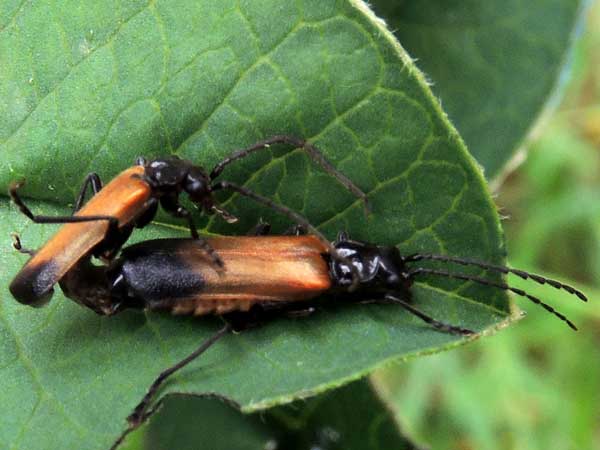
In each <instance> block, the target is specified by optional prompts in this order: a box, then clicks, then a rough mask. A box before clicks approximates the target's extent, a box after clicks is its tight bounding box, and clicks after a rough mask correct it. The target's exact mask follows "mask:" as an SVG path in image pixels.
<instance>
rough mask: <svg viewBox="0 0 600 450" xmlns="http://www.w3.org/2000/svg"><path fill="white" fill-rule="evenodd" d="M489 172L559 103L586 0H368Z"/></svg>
mask: <svg viewBox="0 0 600 450" xmlns="http://www.w3.org/2000/svg"><path fill="white" fill-rule="evenodd" d="M372 3H373V7H374V9H375V11H376V12H377V13H378V14H380V15H381V16H382V17H384V18H385V19H386V21H387V22H388V23H389V25H390V28H391V29H393V30H394V34H395V35H396V36H397V37H398V39H399V41H400V43H401V44H402V46H403V47H404V48H405V49H406V50H407V51H408V53H409V54H410V55H411V56H412V57H413V58H416V60H417V65H418V67H419V68H420V69H421V70H423V71H424V72H425V74H427V77H428V78H429V79H430V80H431V82H432V84H433V86H432V89H433V91H434V92H435V93H436V95H438V96H439V97H440V98H441V101H442V104H443V106H444V109H445V110H446V111H447V113H448V115H449V116H450V120H452V122H453V123H454V124H455V125H456V127H457V128H458V130H459V131H460V133H461V135H462V136H463V138H464V140H465V141H466V143H467V145H468V147H469V149H470V151H471V153H472V154H473V155H474V156H475V158H476V159H477V161H479V163H480V164H481V165H483V167H484V168H485V172H486V177H487V178H488V179H490V180H491V179H493V178H494V177H496V176H497V175H499V174H500V172H501V171H502V168H503V167H504V166H505V165H506V163H507V162H508V161H509V160H510V158H511V157H512V156H513V154H514V153H515V152H516V150H517V149H518V148H519V147H520V146H521V145H522V144H523V142H524V139H525V138H526V135H527V133H528V132H529V130H530V129H531V127H532V125H533V124H534V122H535V120H536V119H537V117H538V116H540V114H541V113H542V112H545V113H549V112H550V111H551V110H553V109H554V107H555V106H556V105H557V104H558V98H559V96H560V93H561V91H562V89H561V88H562V85H563V84H564V83H563V81H564V80H565V79H566V76H565V75H566V69H568V67H569V64H567V63H568V62H569V60H570V58H569V56H570V52H571V49H572V41H573V37H574V36H575V35H576V34H577V32H578V30H579V29H580V28H581V27H580V22H581V19H582V18H583V16H584V14H583V12H584V11H585V10H586V8H585V6H586V5H587V4H589V3H591V2H588V1H586V0H580V1H576V0H574V1H569V2H564V1H562V0H552V1H548V0H533V1H531V0H510V1H504V2H481V1H478V0H471V1H461V2H448V1H444V0H429V1H426V2H398V1H390V0H374V1H373V2H372Z"/></svg>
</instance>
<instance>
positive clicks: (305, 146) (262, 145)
mask: <svg viewBox="0 0 600 450" xmlns="http://www.w3.org/2000/svg"><path fill="white" fill-rule="evenodd" d="M274 144H287V145H290V146H292V147H293V148H294V149H296V148H298V149H301V150H303V151H304V152H306V154H307V155H308V156H309V157H310V158H311V159H312V160H313V161H314V162H316V163H317V164H319V165H320V166H321V167H322V168H323V170H324V171H325V172H326V173H328V174H329V175H331V176H332V177H334V178H335V179H336V180H337V181H338V182H339V183H340V184H341V185H342V186H344V187H345V188H346V189H347V190H348V191H350V192H351V193H352V194H354V195H355V196H356V197H357V198H359V199H360V200H361V201H362V202H363V204H364V207H365V213H366V214H367V216H368V215H369V214H370V213H371V206H370V203H369V199H368V198H367V194H365V193H364V192H363V191H362V190H361V189H360V188H359V187H358V186H356V185H355V184H354V183H353V182H352V180H350V179H349V178H348V177H347V176H346V175H344V174H343V173H341V172H340V171H339V170H337V169H336V168H335V167H334V165H333V164H331V163H330V162H329V161H328V160H327V158H325V155H323V153H321V151H320V150H319V149H318V148H317V147H315V146H314V145H313V144H311V143H310V142H308V141H306V140H305V139H300V138H297V137H295V136H289V135H284V134H279V135H276V136H271V137H270V138H267V139H264V140H262V141H259V142H257V143H256V144H254V145H252V146H251V147H247V148H244V149H241V150H237V151H235V152H233V153H232V154H231V155H229V156H228V157H227V158H225V159H224V160H222V161H221V162H220V163H218V164H217V165H216V166H215V167H214V168H213V170H212V171H211V172H210V179H211V180H214V179H215V178H217V177H218V176H219V175H220V174H221V172H223V169H224V168H225V166H227V165H228V164H230V163H232V162H233V161H235V160H238V159H240V158H245V157H246V156H248V155H249V154H251V153H254V152H257V151H259V150H265V149H268V148H270V146H271V145H274Z"/></svg>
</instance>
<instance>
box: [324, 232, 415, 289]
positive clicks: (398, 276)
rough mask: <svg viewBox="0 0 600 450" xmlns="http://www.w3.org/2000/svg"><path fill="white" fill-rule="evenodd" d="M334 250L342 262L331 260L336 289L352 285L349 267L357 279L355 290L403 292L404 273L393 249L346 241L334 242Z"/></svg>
mask: <svg viewBox="0 0 600 450" xmlns="http://www.w3.org/2000/svg"><path fill="white" fill-rule="evenodd" d="M335 248H336V250H337V252H338V255H339V256H340V257H342V258H343V259H338V260H336V259H334V258H332V261H331V263H330V267H331V269H330V270H331V273H332V277H333V278H334V280H335V281H336V282H337V283H338V284H339V285H341V286H349V285H350V284H351V283H352V269H351V267H353V268H354V270H355V271H356V274H357V275H358V281H359V288H369V289H373V288H375V289H378V288H379V289H383V290H398V289H402V288H406V283H407V280H408V278H407V276H406V275H407V272H406V268H405V266H404V262H403V260H402V257H401V256H400V252H399V251H398V249H397V248H396V247H393V246H377V245H372V244H368V243H366V242H360V241H350V240H348V241H342V242H337V243H336V244H335Z"/></svg>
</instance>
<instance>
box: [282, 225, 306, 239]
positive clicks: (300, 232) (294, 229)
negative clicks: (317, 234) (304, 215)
mask: <svg viewBox="0 0 600 450" xmlns="http://www.w3.org/2000/svg"><path fill="white" fill-rule="evenodd" d="M307 233H308V231H307V230H306V227H305V226H304V225H301V224H299V223H297V224H296V225H292V226H291V227H289V228H288V229H287V230H285V232H284V233H283V234H284V235H285V236H304V235H305V234H307Z"/></svg>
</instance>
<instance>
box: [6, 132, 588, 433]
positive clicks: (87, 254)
mask: <svg viewBox="0 0 600 450" xmlns="http://www.w3.org/2000/svg"><path fill="white" fill-rule="evenodd" d="M275 143H288V144H292V145H293V146H294V147H298V148H302V149H304V150H306V151H307V153H308V154H309V155H310V156H311V157H312V158H313V160H315V161H316V162H318V163H319V164H320V165H321V166H322V167H323V168H324V169H325V170H326V171H327V172H329V173H330V174H331V175H333V176H334V177H336V179H338V181H340V182H341V183H342V184H343V185H344V186H345V187H346V188H347V189H348V190H350V191H351V192H353V193H354V194H355V195H356V196H357V197H359V198H360V199H362V200H363V201H365V205H367V203H366V195H365V194H364V193H363V192H362V191H361V190H360V189H359V188H358V187H356V186H355V185H354V184H353V183H352V182H351V181H350V180H348V179H347V178H346V177H345V176H343V175H342V174H340V173H339V172H337V171H336V170H335V169H334V168H333V166H332V165H331V164H330V163H328V162H327V161H326V160H325V158H324V157H323V156H322V155H321V153H320V152H319V151H318V150H317V149H316V148H314V147H313V146H311V145H310V144H308V143H306V142H304V141H303V140H300V139H297V138H293V137H289V136H275V137H273V138H271V139H267V140H265V141H262V142H259V143H257V144H256V145H254V146H252V147H249V148H247V149H243V150H240V151H238V152H235V153H233V154H232V155H231V156H230V157H229V158H226V159H225V160H223V161H222V162H221V163H219V164H218V165H217V166H215V168H214V169H213V170H212V171H211V172H210V174H208V173H207V172H205V171H204V170H203V169H202V168H201V167H199V166H195V165H193V164H192V163H191V162H189V161H184V160H180V159H177V158H170V159H159V160H154V161H151V162H149V163H147V162H145V161H142V160H140V161H139V163H140V165H138V166H135V167H132V168H130V169H127V170H125V171H124V172H122V173H121V174H120V175H118V176H117V177H116V178H115V179H114V180H113V181H111V182H110V183H109V184H108V185H107V186H105V187H104V188H102V187H101V183H100V180H99V178H98V177H97V176H96V175H90V176H88V178H87V179H86V182H85V184H84V186H83V188H82V190H81V193H80V196H79V198H78V199H77V202H76V204H75V210H76V214H75V215H74V216H69V217H58V218H56V217H46V216H35V215H33V214H32V213H31V211H30V210H29V208H27V206H26V205H25V204H24V203H23V201H22V200H21V199H20V197H19V196H18V194H17V188H18V185H15V186H13V188H12V189H11V196H12V198H13V200H14V202H15V203H16V204H17V205H18V206H19V208H20V209H21V211H22V212H23V213H24V214H26V215H27V216H28V217H30V218H31V219H32V220H34V221H36V222H40V223H66V225H64V226H63V227H62V228H61V229H60V230H59V232H58V233H57V234H56V235H55V236H54V237H53V238H52V239H51V240H50V241H49V242H48V243H47V244H46V245H45V246H44V247H42V248H41V249H40V250H39V251H37V252H29V251H26V250H23V249H21V248H20V243H19V242H18V241H17V243H16V247H17V248H19V249H21V251H23V252H28V253H31V254H32V258H30V260H29V261H28V262H27V264H26V265H25V267H24V268H23V269H22V270H21V272H20V273H19V274H18V275H17V276H16V278H15V279H14V280H13V282H12V283H11V286H10V289H11V292H12V293H13V295H14V296H15V298H17V299H18V300H19V301H21V302H22V303H25V304H29V305H32V306H39V305H41V304H43V303H44V302H46V301H48V300H49V298H50V296H51V294H52V288H53V286H54V285H55V284H56V283H59V284H60V285H61V288H62V289H63V291H64V293H65V295H66V296H67V297H70V298H72V299H73V300H75V301H76V302H78V303H80V304H82V305H84V306H86V307H88V308H90V309H92V310H94V311H95V312H97V313H99V314H104V315H112V314H115V313H117V312H119V311H121V310H123V309H126V308H147V309H151V310H168V311H171V312H173V313H179V314H195V315H204V314H209V313H214V314H219V315H224V316H225V319H226V321H227V324H226V325H225V326H224V327H223V328H222V329H221V330H219V331H218V332H217V333H215V334H214V335H213V336H211V337H210V338H208V339H207V340H206V341H205V342H204V343H202V345H201V346H200V347H199V348H198V349H196V350H195V351H194V352H193V353H192V354H190V355H189V356H188V357H187V358H185V359H184V360H182V361H180V362H179V363H177V364H176V365H174V366H172V367H170V368H168V369H167V370H165V371H164V372H163V373H161V374H160V375H159V377H158V378H157V379H156V380H155V382H154V383H153V384H152V386H151V387H150V389H149V391H148V393H147V395H146V396H145V397H144V399H143V400H142V401H141V402H140V404H139V405H138V406H137V407H136V409H135V411H134V412H133V413H132V415H131V416H130V423H131V427H130V428H129V430H131V429H133V428H135V427H137V426H138V425H139V424H140V423H141V422H142V421H143V420H144V418H145V417H147V415H148V414H149V412H148V406H149V405H150V403H151V401H152V399H153V396H154V395H155V393H156V392H157V390H158V388H159V387H160V385H161V384H162V383H163V382H164V381H165V380H166V379H167V378H168V377H169V376H170V375H171V374H172V373H174V372H175V371H176V370H178V369H180V368H181V367H183V366H184V365H186V364H188V363H189V362H190V361H192V360H193V359H194V358H196V357H197V356H199V355H200V354H201V353H203V352H204V351H205V350H206V349H208V348H209V347H210V346H211V345H212V344H214V342H216V341H217V340H218V339H219V338H220V337H222V336H224V335H225V334H226V333H227V332H229V331H230V330H231V329H232V328H235V327H240V326H241V327H243V326H244V324H243V323H242V324H241V325H240V321H239V317H240V315H242V316H243V317H246V318H249V320H250V321H254V320H260V319H261V317H263V316H265V315H271V314H273V313H274V314H281V313H286V314H287V313H292V314H295V313H301V314H306V313H310V312H312V310H313V308H314V305H316V304H318V301H312V300H313V299H316V298H317V297H318V296H320V295H322V294H331V295H333V296H335V297H336V298H337V299H338V300H341V301H346V300H348V301H362V300H375V301H380V302H386V303H395V304H398V305H399V306H402V307H403V308H404V309H406V310H407V311H409V312H410V313H412V314H414V315H416V316H417V317H419V318H420V319H422V320H423V321H425V322H426V323H427V324H429V325H430V326H432V327H434V328H436V329H439V330H440V331H443V332H449V333H454V334H459V335H470V334H473V332H472V331H471V330H469V329H467V328H464V327H461V326H457V325H451V324H446V323H444V322H441V321H438V320H436V319H434V318H432V317H430V316H429V315H427V314H426V313H425V312H423V311H421V310H419V309H418V308H417V307H415V306H414V305H413V304H411V302H410V294H411V286H412V284H413V282H414V280H415V278H416V277H418V276H421V275H433V276H442V277H449V278H457V279H461V280H465V281H471V282H475V283H479V284H484V285H488V286H492V287H495V288H499V289H504V290H510V291H512V292H514V293H516V294H518V295H521V296H524V297H526V298H528V299H529V300H531V301H533V302H535V303H538V304H540V305H541V306H543V307H544V308H545V309H547V310H548V311H550V312H551V313H553V314H554V315H556V316H558V317H559V318H560V319H561V320H563V321H565V322H566V323H567V324H568V325H569V326H571V327H572V328H575V326H574V325H573V324H572V323H571V322H570V321H569V320H568V319H567V318H566V317H564V316H563V315H562V314H560V313H558V312H557V311H555V310H554V309H553V308H552V307H550V306H549V305H546V304H545V303H543V302H542V301H540V300H539V299H537V298H536V297H534V296H531V295H529V294H527V293H526V292H524V291H522V290H519V289H515V288H512V287H510V286H508V285H506V284H504V283H499V282H493V281H491V280H488V279H485V278H481V277H478V276H474V275H468V274H462V273H456V272H449V271H444V270H439V269H430V268H425V267H414V264H415V263H417V262H419V261H423V260H437V261H443V262H449V263H457V264H461V265H471V266H478V267H480V268H482V269H485V270H491V271H496V272H502V273H509V272H510V273H514V274H516V275H518V276H520V277H522V278H525V279H527V278H531V279H532V280H534V281H536V282H538V283H541V284H550V285H551V286H553V287H555V288H558V289H564V290H566V291H567V292H569V293H571V294H574V295H577V296H578V297H579V298H580V299H582V300H585V296H584V295H583V294H582V293H581V292H579V291H577V290H576V289H574V288H572V287H570V286H567V285H564V284H562V283H560V282H558V281H554V280H549V279H546V278H543V277H540V276H537V275H532V274H529V273H527V272H523V271H518V270H514V269H509V268H507V267H503V266H495V265H491V264H488V263H485V262H480V261H473V260H468V259H462V258H455V257H451V256H445V255H430V254H414V255H410V256H403V255H401V254H400V252H399V250H398V249H397V248H396V247H393V246H379V245H375V244H370V243H366V242H361V241H353V240H351V239H349V238H348V237H347V236H346V235H345V234H343V233H341V234H340V236H339V237H338V240H337V241H335V242H333V243H331V242H329V241H327V240H326V239H325V237H324V236H322V235H321V234H320V233H319V232H318V231H317V230H315V229H314V227H312V226H311V225H310V223H309V222H308V221H307V220H306V219H304V218H303V217H302V216H300V215H298V214H297V213H295V212H294V211H292V210H289V209H288V208H286V207H284V206H281V205H277V204H276V203H274V202H273V201H271V200H270V199H268V198H265V197H262V196H260V195H258V194H256V193H254V192H252V191H250V190H248V189H246V188H244V187H241V186H238V185H235V184H233V183H229V182H225V181H221V182H214V179H215V178H216V177H217V176H218V175H219V174H220V173H221V171H222V170H223V168H224V167H225V166H226V165H227V164H229V163H230V162H232V161H235V160H236V159H240V158H243V157H245V156H247V155H248V154H250V153H252V152H254V151H257V150H260V149H264V148H267V147H268V146H269V145H271V144H275ZM88 186H91V187H92V190H93V191H94V193H95V194H96V195H94V196H93V197H92V199H91V200H90V201H89V202H88V203H87V204H86V205H84V206H83V201H84V198H85V193H86V190H87V189H88ZM221 189H231V190H233V191H235V192H238V193H240V194H241V195H245V196H247V197H249V198H252V199H254V200H256V201H258V202H260V203H262V204H264V205H265V206H268V207H271V208H273V209H275V210H277V211H279V212H282V213H283V214H285V215H287V216H288V217H290V218H291V219H292V220H293V221H294V222H296V223H297V224H299V225H300V228H299V230H306V231H308V232H310V234H309V235H303V234H302V233H295V234H294V235H290V236H265V235H264V234H265V233H264V232H265V229H266V228H267V227H266V226H264V225H263V226H261V227H259V230H258V232H257V233H256V234H257V236H246V237H220V238H211V239H201V238H199V236H198V233H197V231H196V228H195V225H194V222H193V220H192V218H191V216H190V214H189V212H188V211H187V210H186V209H185V208H184V207H183V206H182V205H181V204H180V203H179V199H178V197H179V194H180V193H181V192H183V191H185V192H186V193H188V195H189V196H190V198H191V200H192V201H193V202H194V203H195V204H197V205H198V206H200V207H201V208H202V209H203V210H204V211H205V212H208V213H215V214H218V215H220V216H222V217H223V218H224V219H225V220H227V221H233V220H235V218H234V217H233V216H231V215H230V214H229V213H227V212H226V211H224V210H222V209H221V208H220V207H219V205H218V204H217V202H216V201H215V199H214V197H213V192H215V191H218V190H221ZM159 203H160V204H161V205H162V206H163V208H164V209H165V210H167V211H168V212H170V213H172V214H173V215H175V216H177V217H182V218H185V219H187V220H188V224H189V228H190V233H191V235H192V240H190V239H163V240H154V241H147V242H143V243H140V244H136V245H133V246H130V247H127V248H125V249H123V251H122V252H121V253H120V256H118V257H116V255H117V254H118V252H119V250H120V248H121V246H122V245H123V244H124V242H125V241H126V240H127V239H128V237H129V235H130V234H131V232H132V230H133V228H134V227H136V226H137V227H140V226H143V225H145V224H147V223H148V222H149V221H150V220H152V218H153V217H154V215H155V213H156V210H157V207H158V204H159ZM93 256H99V257H103V258H104V259H106V260H107V261H109V262H108V264H106V265H103V266H98V265H94V264H92V262H91V258H92V257H93ZM115 257H116V258H115Z"/></svg>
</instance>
